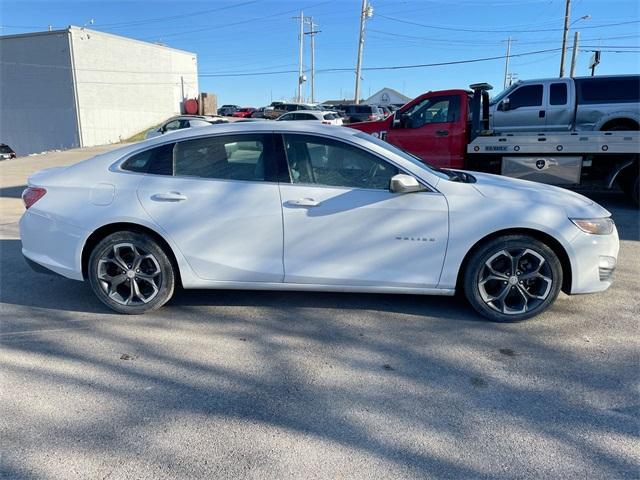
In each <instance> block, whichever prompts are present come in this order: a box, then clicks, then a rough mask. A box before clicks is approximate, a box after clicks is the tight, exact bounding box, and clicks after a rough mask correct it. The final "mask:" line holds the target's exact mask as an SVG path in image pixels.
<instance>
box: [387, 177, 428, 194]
mask: <svg viewBox="0 0 640 480" xmlns="http://www.w3.org/2000/svg"><path fill="white" fill-rule="evenodd" d="M389 190H390V191H391V192H392V193H412V192H421V191H423V190H425V187H423V186H422V185H420V183H419V182H418V180H416V178H415V177H412V176H411V175H406V174H404V173H398V174H397V175H394V176H393V177H391V182H390V183H389Z"/></svg>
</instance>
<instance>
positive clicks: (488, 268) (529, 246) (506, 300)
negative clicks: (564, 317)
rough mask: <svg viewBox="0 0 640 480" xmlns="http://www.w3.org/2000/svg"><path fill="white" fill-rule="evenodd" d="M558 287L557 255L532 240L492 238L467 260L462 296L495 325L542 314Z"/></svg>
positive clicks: (559, 268)
mask: <svg viewBox="0 0 640 480" xmlns="http://www.w3.org/2000/svg"><path fill="white" fill-rule="evenodd" d="M561 286H562V266H561V265H560V260H558V257H557V255H556V254H555V253H554V252H553V250H551V248H549V247H548V246H547V245H545V244H544V243H542V242H540V241H539V240H536V239H534V238H532V237H528V236H522V235H510V236H504V237H500V238H496V239H493V240H491V241H489V242H488V243H486V244H485V245H483V246H482V247H481V248H479V249H478V250H477V251H476V252H475V253H474V254H473V255H472V256H471V258H470V259H469V262H468V264H467V266H466V269H465V274H464V293H465V296H466V297H467V300H468V301H469V303H470V304H471V306H472V307H473V308H474V309H475V310H476V311H477V312H478V313H480V314H481V315H483V316H484V317H486V318H488V319H490V320H493V321H496V322H517V321H520V320H526V319H527V318H531V317H533V316H535V315H538V314H540V313H542V312H544V311H545V310H546V309H547V308H549V306H551V304H553V302H554V301H555V300H556V298H557V296H558V293H559V292H560V287H561Z"/></svg>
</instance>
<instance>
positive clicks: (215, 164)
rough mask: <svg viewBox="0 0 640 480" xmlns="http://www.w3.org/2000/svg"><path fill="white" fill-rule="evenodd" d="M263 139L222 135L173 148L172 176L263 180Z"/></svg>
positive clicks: (199, 139) (186, 142)
mask: <svg viewBox="0 0 640 480" xmlns="http://www.w3.org/2000/svg"><path fill="white" fill-rule="evenodd" d="M264 154H265V140H264V138H263V135H223V136H219V137H208V138H197V139H193V140H185V141H182V142H178V143H176V144H175V147H174V149H173V175H175V176H184V177H199V178H217V179H222V180H252V181H262V180H265V173H266V172H265V167H264Z"/></svg>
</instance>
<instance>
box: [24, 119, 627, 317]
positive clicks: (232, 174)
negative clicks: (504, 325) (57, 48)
mask: <svg viewBox="0 0 640 480" xmlns="http://www.w3.org/2000/svg"><path fill="white" fill-rule="evenodd" d="M23 200H24V203H25V207H26V209H27V210H26V212H25V214H24V215H23V216H22V218H21V220H20V235H21V239H22V253H23V254H24V256H25V257H26V259H27V261H28V263H29V264H30V265H32V266H33V267H34V268H36V269H40V270H43V269H46V270H50V271H53V272H56V273H59V274H61V275H63V276H65V277H67V278H70V279H74V280H86V281H87V283H88V285H89V286H90V287H91V289H92V290H93V291H94V293H95V295H96V296H97V297H98V299H100V301H102V302H103V303H104V304H105V305H107V306H108V307H110V308H112V309H113V310H115V311H117V312H121V313H128V314H139V313H143V312H146V311H150V310H154V309H157V308H159V307H160V306H161V305H163V304H164V303H165V302H167V301H168V300H169V299H170V298H171V296H172V295H173V292H174V289H175V287H176V285H178V284H180V285H181V286H182V287H183V288H214V289H225V288H227V289H229V288H230V289H270V290H319V291H338V292H375V293H410V294H439V295H453V294H454V293H455V292H456V289H458V290H460V291H461V292H464V294H465V296H466V298H467V300H468V301H469V303H470V304H471V305H472V306H473V307H474V308H475V309H476V310H477V311H478V312H479V313H480V314H482V315H484V316H485V317H487V318H490V319H492V320H495V321H515V320H523V319H526V318H529V317H532V316H534V315H537V314H539V313H541V312H543V311H545V310H546V309H547V308H548V307H550V306H551V304H552V303H553V302H554V301H555V299H556V297H557V295H558V292H559V291H560V290H561V289H563V290H564V291H565V292H567V293H588V292H599V291H603V290H606V289H607V288H608V287H609V286H610V285H611V283H612V279H611V272H612V271H613V269H614V268H615V264H616V258H617V255H618V235H617V232H616V228H615V225H614V223H613V221H612V220H611V217H610V213H609V212H608V211H607V210H605V209H604V208H602V207H601V206H599V205H597V204H595V203H594V202H592V201H591V200H589V199H587V198H585V197H583V196H581V195H579V194H577V193H574V192H570V191H568V190H564V189H561V188H557V187H552V186H548V185H543V184H539V183H532V182H527V181H522V180H514V179H511V178H507V177H501V176H497V175H490V174H484V173H474V174H473V175H472V174H471V173H468V172H461V171H452V170H439V169H433V168H430V167H429V166H427V165H425V164H424V163H422V162H421V161H419V160H417V159H416V158H415V157H413V156H411V155H409V154H407V153H405V152H403V151H402V150H400V149H398V148H396V147H394V146H392V145H390V144H389V143H387V142H384V141H382V140H380V139H378V138H375V137H373V136H371V135H368V134H366V133H363V132H359V131H357V130H355V129H346V128H327V127H325V126H323V125H319V124H316V123H314V122H277V123H276V122H266V121H263V122H251V123H247V124H244V125H236V124H234V123H229V124H223V125H217V126H215V127H209V128H201V129H187V130H184V131H182V132H176V133H174V134H172V135H171V136H166V137H162V138H155V139H151V140H147V141H145V142H142V143H137V144H131V145H127V146H124V147H122V148H120V149H118V150H113V151H110V152H107V153H103V154H101V155H98V156H96V157H93V158H91V159H89V160H86V161H84V162H81V163H78V164H75V165H72V166H69V167H58V168H52V169H51V168H50V169H46V170H43V171H41V172H38V173H36V174H34V175H32V176H31V177H30V178H29V180H28V186H27V189H26V190H25V191H24V193H23ZM203 212H204V213H206V215H205V216H203ZM32 294H34V295H37V294H38V292H37V291H32ZM424 308H425V309H426V310H428V308H429V305H428V304H425V307H424ZM426 310H425V311H426Z"/></svg>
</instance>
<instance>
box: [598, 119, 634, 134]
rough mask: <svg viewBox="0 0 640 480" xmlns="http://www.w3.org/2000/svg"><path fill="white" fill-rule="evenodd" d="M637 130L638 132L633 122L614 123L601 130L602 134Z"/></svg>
mask: <svg viewBox="0 0 640 480" xmlns="http://www.w3.org/2000/svg"><path fill="white" fill-rule="evenodd" d="M638 130H640V126H639V125H638V124H637V123H635V122H633V121H629V122H625V123H614V124H612V125H611V126H607V127H606V128H603V129H602V131H603V132H637V131H638Z"/></svg>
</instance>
